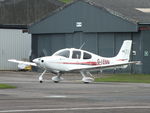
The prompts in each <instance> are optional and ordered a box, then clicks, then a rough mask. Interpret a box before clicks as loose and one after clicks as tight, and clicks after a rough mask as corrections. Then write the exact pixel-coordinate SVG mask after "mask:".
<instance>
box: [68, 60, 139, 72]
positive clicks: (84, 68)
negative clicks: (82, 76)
mask: <svg viewBox="0 0 150 113" xmlns="http://www.w3.org/2000/svg"><path fill="white" fill-rule="evenodd" d="M129 64H141V62H140V61H132V62H127V63H118V64H107V65H97V66H90V67H83V68H80V67H79V68H75V69H72V70H70V71H81V70H84V71H86V70H88V71H92V70H93V71H94V70H103V69H107V68H117V67H120V66H124V65H129Z"/></svg>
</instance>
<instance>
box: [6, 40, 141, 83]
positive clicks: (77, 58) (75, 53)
mask: <svg viewBox="0 0 150 113" xmlns="http://www.w3.org/2000/svg"><path fill="white" fill-rule="evenodd" d="M131 45H132V41H131V40H125V41H124V42H123V44H122V47H121V49H120V51H119V53H118V55H117V56H115V57H111V58H107V57H101V56H98V55H96V54H93V53H91V52H88V51H85V50H81V49H75V48H66V49H61V50H59V51H57V52H56V53H54V54H53V55H52V56H45V57H40V58H36V59H34V60H33V62H25V61H19V60H15V59H10V60H8V61H10V62H15V63H22V64H27V65H32V66H38V67H40V68H43V69H44V72H43V73H42V74H41V75H40V76H39V81H40V83H42V82H43V75H44V74H45V72H46V71H47V70H48V71H50V72H52V73H55V74H57V76H54V77H52V80H53V81H54V82H56V83H57V82H60V81H61V80H63V78H62V77H61V75H62V74H63V73H65V72H70V71H71V72H76V71H78V72H80V73H81V75H82V76H83V78H82V81H83V82H84V83H90V82H93V81H94V77H92V74H91V73H90V71H98V70H100V71H102V70H105V69H117V68H126V67H127V66H128V64H137V63H138V61H132V62H129V58H130V53H131Z"/></svg>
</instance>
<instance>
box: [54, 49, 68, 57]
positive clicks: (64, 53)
mask: <svg viewBox="0 0 150 113" xmlns="http://www.w3.org/2000/svg"><path fill="white" fill-rule="evenodd" d="M56 55H57V56H63V57H66V58H69V55H70V51H69V50H64V51H61V52H59V53H57V54H56Z"/></svg>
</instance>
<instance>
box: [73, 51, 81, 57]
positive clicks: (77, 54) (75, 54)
mask: <svg viewBox="0 0 150 113" xmlns="http://www.w3.org/2000/svg"><path fill="white" fill-rule="evenodd" d="M72 58H73V59H80V58H81V51H73V54H72Z"/></svg>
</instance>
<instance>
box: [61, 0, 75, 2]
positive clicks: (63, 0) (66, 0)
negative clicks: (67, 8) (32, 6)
mask: <svg viewBox="0 0 150 113" xmlns="http://www.w3.org/2000/svg"><path fill="white" fill-rule="evenodd" d="M59 1H61V2H64V3H69V2H72V1H73V0H59Z"/></svg>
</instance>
